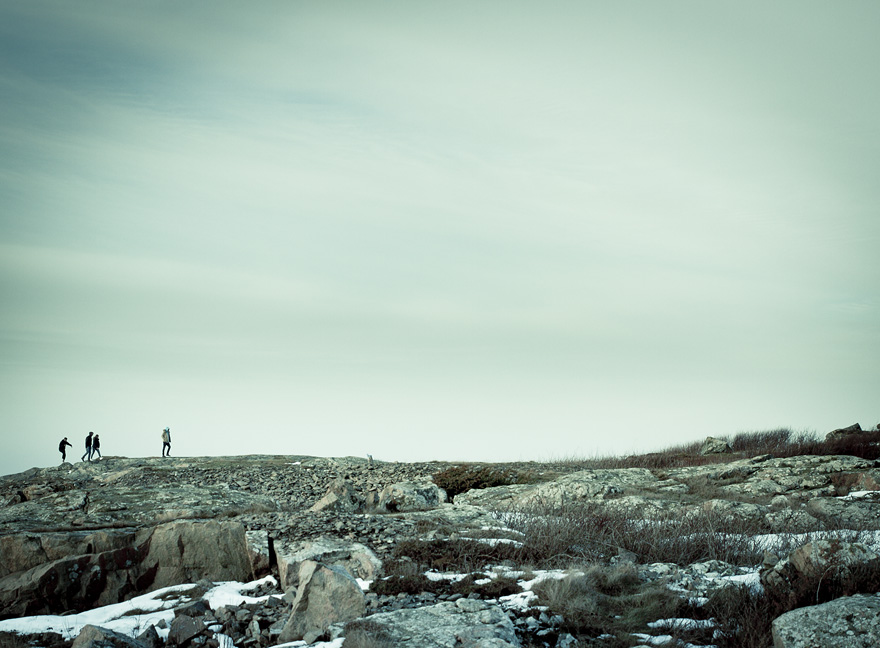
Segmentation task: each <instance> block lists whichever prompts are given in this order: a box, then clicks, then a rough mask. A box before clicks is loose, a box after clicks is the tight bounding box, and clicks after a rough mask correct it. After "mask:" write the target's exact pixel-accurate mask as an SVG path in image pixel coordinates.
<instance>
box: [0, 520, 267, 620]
mask: <svg viewBox="0 0 880 648" xmlns="http://www.w3.org/2000/svg"><path fill="white" fill-rule="evenodd" d="M90 537H92V536H89V535H88V534H87V535H85V536H82V537H79V538H78V539H76V538H75V539H74V540H76V541H75V542H74V540H71V543H70V545H69V546H71V547H75V548H76V549H80V550H83V549H91V552H90V553H80V554H73V555H70V556H65V557H63V558H58V559H54V560H48V561H47V562H44V563H43V564H40V565H37V566H34V567H30V568H29V569H25V570H22V571H17V572H14V573H9V574H7V575H6V576H4V577H3V578H0V610H2V613H0V614H2V616H3V617H4V618H6V617H12V616H26V615H33V614H47V613H60V612H66V611H69V610H76V611H83V610H87V609H90V608H92V607H96V606H100V605H107V604H110V603H117V602H119V601H122V600H124V599H126V598H128V597H130V596H133V595H135V594H140V593H143V592H148V591H152V590H154V589H158V588H160V587H165V586H168V585H175V584H179V583H192V582H196V581H197V580H199V579H201V578H214V579H216V580H249V579H250V578H251V577H252V574H253V569H252V566H251V563H250V559H249V556H248V549H247V542H246V539H245V533H244V527H243V526H242V525H241V524H238V523H235V522H217V521H213V520H208V521H177V522H171V523H168V524H162V525H159V526H156V527H153V528H149V529H144V530H141V531H139V532H137V533H131V532H128V533H124V534H123V533H120V534H118V535H116V536H110V535H108V536H107V537H103V536H95V537H94V538H93V539H94V542H93V543H87V544H85V546H84V545H83V542H84V541H85V539H87V538H90ZM51 540H52V539H51V538H50V539H49V541H48V543H47V545H46V546H48V547H51V548H52V550H51V551H49V552H46V551H45V550H43V551H42V553H40V552H35V554H34V555H36V556H46V557H49V556H53V555H54V551H55V550H57V549H58V547H59V546H64V543H61V542H58V543H55V544H53V543H52V541H51ZM29 542H33V538H32V537H31V536H30V535H29V534H21V537H19V538H7V540H6V545H7V546H15V547H18V548H21V547H23V546H26V545H27V543H29ZM41 546H42V545H41ZM18 564H19V565H22V564H28V561H26V560H24V559H20V560H19V563H18Z"/></svg>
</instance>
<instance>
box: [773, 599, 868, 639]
mask: <svg viewBox="0 0 880 648" xmlns="http://www.w3.org/2000/svg"><path fill="white" fill-rule="evenodd" d="M772 628H773V646H774V648H816V647H817V646H834V648H876V646H880V594H856V595H855V596H844V597H841V598H838V599H834V600H833V601H830V602H828V603H823V604H821V605H813V606H810V607H803V608H798V609H796V610H792V611H791V612H786V613H785V614H783V615H782V616H780V617H778V618H777V619H775V620H774V621H773V626H772Z"/></svg>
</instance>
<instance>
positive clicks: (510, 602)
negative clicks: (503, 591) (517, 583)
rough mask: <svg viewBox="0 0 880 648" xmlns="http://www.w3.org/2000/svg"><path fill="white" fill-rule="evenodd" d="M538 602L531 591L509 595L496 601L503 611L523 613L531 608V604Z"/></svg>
mask: <svg viewBox="0 0 880 648" xmlns="http://www.w3.org/2000/svg"><path fill="white" fill-rule="evenodd" d="M537 600H538V595H537V594H535V593H534V592H531V591H525V592H519V593H518V594H509V595H507V596H502V597H501V598H499V599H498V602H499V603H500V604H501V607H503V608H504V609H505V610H520V611H525V610H528V609H529V608H531V607H533V605H532V604H533V603H534V602H535V601H537Z"/></svg>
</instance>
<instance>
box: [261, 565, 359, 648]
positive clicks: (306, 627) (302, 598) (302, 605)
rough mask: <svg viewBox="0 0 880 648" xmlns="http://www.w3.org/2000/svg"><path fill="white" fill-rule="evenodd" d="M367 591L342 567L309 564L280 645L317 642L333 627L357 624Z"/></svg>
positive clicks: (302, 572)
mask: <svg viewBox="0 0 880 648" xmlns="http://www.w3.org/2000/svg"><path fill="white" fill-rule="evenodd" d="M365 610H366V603H365V598H364V593H363V590H361V588H360V586H359V585H358V583H357V581H356V580H355V579H354V578H352V576H351V574H349V573H348V572H347V571H345V570H344V569H343V568H341V567H336V566H332V565H322V564H321V563H317V562H315V561H312V560H307V561H306V562H304V563H303V564H302V565H301V566H300V570H299V586H298V587H297V590H296V596H295V597H294V599H293V608H292V609H291V612H290V617H289V618H288V619H287V623H285V625H284V628H283V629H282V631H281V635H280V636H279V637H278V641H279V642H280V643H286V642H290V641H299V640H305V642H306V643H312V642H314V641H315V640H316V639H317V638H318V637H320V636H322V635H323V634H324V633H325V632H326V631H327V629H328V628H329V627H330V625H331V624H334V623H345V622H347V621H353V620H354V619H358V618H360V617H362V616H363V615H364V612H365Z"/></svg>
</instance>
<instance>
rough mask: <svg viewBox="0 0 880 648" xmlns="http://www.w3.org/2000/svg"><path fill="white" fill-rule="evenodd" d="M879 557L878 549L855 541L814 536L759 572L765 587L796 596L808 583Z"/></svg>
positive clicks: (838, 573)
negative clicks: (876, 550) (824, 538)
mask: <svg viewBox="0 0 880 648" xmlns="http://www.w3.org/2000/svg"><path fill="white" fill-rule="evenodd" d="M878 559H880V556H878V554H877V552H875V551H874V550H873V549H871V548H869V547H867V546H865V545H864V544H861V543H858V542H842V541H840V540H816V541H814V542H810V543H808V544H805V545H803V546H801V547H798V548H797V549H795V550H794V551H792V552H791V553H790V554H789V555H788V557H786V558H784V559H783V560H780V561H779V562H778V563H776V564H775V565H774V566H773V567H772V568H771V569H769V570H767V571H765V572H763V573H762V574H761V582H762V583H763V585H764V587H765V588H767V589H768V590H770V591H772V592H774V593H775V594H777V595H785V594H786V593H789V592H790V593H792V594H793V595H794V596H795V597H796V596H797V593H798V592H799V591H800V590H803V589H805V588H807V587H809V588H810V589H815V587H816V583H817V582H821V579H823V578H828V577H831V576H836V577H841V576H843V575H844V574H846V573H847V572H848V571H851V570H855V569H858V568H859V566H861V565H865V564H866V563H870V562H872V561H875V560H878Z"/></svg>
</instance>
